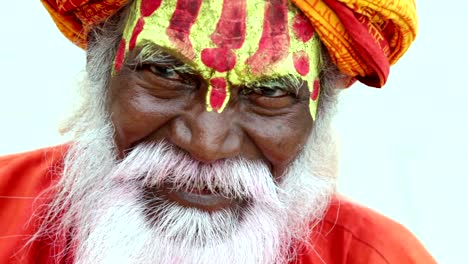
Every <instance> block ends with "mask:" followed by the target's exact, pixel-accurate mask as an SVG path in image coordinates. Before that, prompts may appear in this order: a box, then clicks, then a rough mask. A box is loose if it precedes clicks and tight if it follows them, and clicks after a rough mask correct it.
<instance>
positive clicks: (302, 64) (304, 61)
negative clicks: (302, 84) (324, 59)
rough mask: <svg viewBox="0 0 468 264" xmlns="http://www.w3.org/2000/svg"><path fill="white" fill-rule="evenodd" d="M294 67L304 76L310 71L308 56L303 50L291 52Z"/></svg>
mask: <svg viewBox="0 0 468 264" xmlns="http://www.w3.org/2000/svg"><path fill="white" fill-rule="evenodd" d="M293 63H294V68H296V71H297V73H299V74H300V75H302V76H306V75H307V74H308V73H309V71H310V65H309V56H308V55H307V53H305V52H304V51H303V50H301V51H298V52H294V53H293Z"/></svg>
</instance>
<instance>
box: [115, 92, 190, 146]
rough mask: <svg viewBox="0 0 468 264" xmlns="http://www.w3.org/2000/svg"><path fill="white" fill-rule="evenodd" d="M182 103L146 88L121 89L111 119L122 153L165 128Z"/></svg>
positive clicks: (116, 97)
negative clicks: (152, 93)
mask: <svg viewBox="0 0 468 264" xmlns="http://www.w3.org/2000/svg"><path fill="white" fill-rule="evenodd" d="M180 107H181V106H180V104H179V103H177V102H174V101H173V100H167V99H160V98H156V97H154V96H152V95H151V94H149V93H148V91H146V90H145V89H143V88H139V87H133V88H125V89H121V90H120V91H119V92H118V94H117V95H116V96H115V97H114V100H113V101H112V102H111V109H110V110H111V119H112V123H113V125H114V128H115V141H116V144H117V147H118V150H119V152H120V153H121V152H122V151H124V150H125V149H128V148H130V147H132V146H133V145H134V144H135V143H137V142H139V141H141V140H144V139H146V138H148V137H154V136H156V134H157V133H158V132H159V131H160V130H161V129H164V127H165V124H167V123H168V122H169V121H170V120H171V119H173V118H174V117H175V116H176V115H177V113H178V108H180Z"/></svg>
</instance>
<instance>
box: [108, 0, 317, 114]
mask: <svg viewBox="0 0 468 264" xmlns="http://www.w3.org/2000/svg"><path fill="white" fill-rule="evenodd" d="M143 42H152V43H154V44H157V45H158V46H160V47H163V48H164V49H166V50H168V51H171V52H173V53H175V54H179V55H180V56H182V57H183V58H184V61H187V62H189V64H190V65H191V66H192V67H193V68H194V69H195V70H196V71H197V72H199V73H200V74H201V75H202V77H203V78H204V79H206V80H208V81H209V87H208V92H207V95H206V107H207V111H213V110H214V111H217V112H218V113H220V112H222V111H223V109H224V108H225V107H226V105H227V103H228V101H229V97H230V87H231V86H232V85H243V84H249V83H255V82H257V81H260V80H265V79H269V78H276V77H281V76H286V75H293V76H296V77H298V78H300V79H303V80H305V81H307V82H308V87H309V91H310V94H311V96H310V98H311V99H310V103H309V108H310V112H311V115H312V117H313V118H315V114H316V109H317V103H318V93H319V85H318V84H319V82H318V62H319V42H318V39H317V37H316V36H314V30H313V28H312V26H311V24H310V22H309V20H308V19H307V18H306V17H305V16H304V15H303V14H302V13H300V11H299V10H298V9H297V8H295V7H294V6H293V5H291V4H290V3H289V1H288V0H276V1H264V0H249V1H247V0H224V1H203V0H178V1H170V0H136V1H135V2H134V3H133V6H132V7H131V12H130V17H129V19H128V22H127V25H126V27H125V30H124V34H123V39H122V42H121V44H120V46H119V50H118V52H117V55H116V62H115V68H114V71H119V70H120V68H121V66H122V63H123V61H124V58H125V56H126V55H127V54H128V53H129V52H131V51H132V50H133V49H134V48H135V47H136V46H138V45H139V44H141V43H143Z"/></svg>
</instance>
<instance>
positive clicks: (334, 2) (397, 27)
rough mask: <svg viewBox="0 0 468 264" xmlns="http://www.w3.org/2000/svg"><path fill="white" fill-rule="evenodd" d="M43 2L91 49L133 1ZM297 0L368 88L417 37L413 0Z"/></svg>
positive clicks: (343, 65)
mask: <svg viewBox="0 0 468 264" xmlns="http://www.w3.org/2000/svg"><path fill="white" fill-rule="evenodd" d="M41 1H42V3H43V4H44V6H45V7H46V9H47V10H48V12H49V13H50V15H51V16H52V18H53V20H54V22H55V23H56V24H57V27H58V28H59V29H60V31H61V32H62V33H63V34H64V35H65V36H66V37H67V38H68V39H70V40H71V41H72V42H73V43H75V44H76V45H78V46H79V47H81V48H86V38H87V34H88V32H89V31H90V29H92V27H93V26H96V25H97V24H99V23H101V22H103V21H105V20H106V19H107V18H108V17H110V16H111V15H113V14H114V13H115V12H116V11H117V10H118V9H119V8H120V7H122V6H123V5H125V4H126V2H127V1H128V0H41ZM155 1H158V0H155ZM159 1H160V0H159ZM292 2H293V3H294V4H295V5H296V6H297V7H298V8H299V9H300V10H301V11H302V12H303V13H304V14H305V15H306V16H307V17H308V18H309V20H310V22H311V24H312V25H313V26H314V28H315V31H316V32H317V34H318V36H319V37H320V39H321V41H322V43H323V44H324V46H325V47H326V48H327V50H328V53H329V54H330V57H331V59H332V61H333V62H334V63H335V64H336V65H337V67H338V69H339V70H340V71H341V72H343V73H345V74H346V75H348V76H351V77H354V78H355V79H357V80H359V81H361V82H362V83H364V84H367V85H369V86H373V87H382V86H383V85H384V84H385V82H386V81H387V77H388V74H389V71H390V65H393V64H394V63H396V62H397V61H398V59H399V58H400V57H401V56H402V55H403V54H404V53H405V52H406V51H407V50H408V48H409V46H410V45H411V43H412V42H413V40H414V38H415V37H416V31H417V16H416V4H415V2H414V0H292Z"/></svg>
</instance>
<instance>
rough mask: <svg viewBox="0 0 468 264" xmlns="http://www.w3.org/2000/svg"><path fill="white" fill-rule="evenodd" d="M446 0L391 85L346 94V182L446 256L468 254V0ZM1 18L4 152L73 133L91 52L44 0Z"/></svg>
mask: <svg viewBox="0 0 468 264" xmlns="http://www.w3.org/2000/svg"><path fill="white" fill-rule="evenodd" d="M444 3H445V4H441V2H440V1H435V0H424V1H419V2H418V12H419V18H420V26H419V36H418V38H417V40H416V41H415V43H414V44H413V46H412V47H411V49H410V50H409V52H408V53H407V54H406V56H404V57H403V58H402V59H401V60H400V61H399V63H398V64H397V65H396V66H394V67H393V68H392V70H391V74H390V78H389V81H388V83H387V85H386V86H385V87H384V88H383V89H375V88H369V87H365V86H363V85H360V84H356V85H354V86H353V87H352V88H350V89H348V90H345V91H344V92H343V93H342V94H341V101H340V105H339V114H338V115H337V117H336V118H335V121H334V124H335V128H336V133H337V135H338V136H339V139H340V152H341V165H340V175H339V185H338V189H339V191H340V192H342V193H344V194H345V195H346V196H348V197H350V198H352V199H353V200H355V201H357V202H359V203H362V204H365V205H367V206H369V207H371V208H373V209H375V210H377V211H379V212H381V213H383V214H385V215H387V216H389V217H391V218H393V219H396V220H397V221H399V222H401V223H402V224H404V225H405V226H406V227H408V228H409V229H410V230H411V231H412V232H413V233H414V234H415V235H416V236H417V237H418V238H419V239H420V240H421V241H422V242H423V243H424V245H425V246H426V247H427V248H428V250H429V251H430V252H431V253H432V254H433V255H434V256H435V257H436V259H437V260H438V261H439V262H440V263H468V255H467V254H466V250H467V249H466V245H467V242H466V237H468V232H467V230H466V227H465V225H466V224H467V223H468V212H467V206H466V202H468V186H467V185H468V169H467V166H468V137H467V135H468V103H467V101H468V84H467V77H468V66H467V63H468V53H467V50H466V49H467V47H468V43H467V42H468V37H467V33H468V22H467V19H468V2H465V1H463V0H454V1H445V2H444ZM26 5H27V6H28V7H27V8H25V6H26ZM0 23H1V25H2V26H1V27H0V30H1V31H0V32H1V40H2V41H1V42H0V76H1V80H0V122H1V123H0V124H1V129H0V154H7V153H14V152H20V151H26V150H30V149H35V148H39V147H44V146H49V145H53V144H58V143H60V142H63V141H64V140H66V139H65V138H63V137H61V136H60V135H59V134H58V132H57V130H58V129H57V128H58V124H59V122H60V120H62V119H63V118H64V117H65V116H66V115H67V113H68V112H69V111H70V109H71V107H72V106H73V102H74V98H76V94H75V92H74V89H76V87H78V86H79V82H80V80H81V76H82V71H83V70H84V63H85V56H84V52H83V51H82V50H80V49H79V48H77V47H75V46H74V45H73V44H71V43H70V42H68V41H67V40H66V39H65V38H64V37H63V36H62V35H61V34H60V33H59V31H58V30H57V29H56V27H55V26H54V24H53V22H52V20H51V19H50V18H49V16H48V15H47V13H46V11H45V9H44V8H43V7H42V6H41V4H40V2H39V0H37V1H35V0H28V1H8V2H5V3H3V5H2V15H1V16H0Z"/></svg>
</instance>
